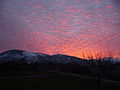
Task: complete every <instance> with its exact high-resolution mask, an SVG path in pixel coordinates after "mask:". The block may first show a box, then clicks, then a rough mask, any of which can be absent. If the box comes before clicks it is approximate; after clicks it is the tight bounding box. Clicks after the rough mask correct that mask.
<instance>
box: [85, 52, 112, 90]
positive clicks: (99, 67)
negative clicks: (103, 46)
mask: <svg viewBox="0 0 120 90" xmlns="http://www.w3.org/2000/svg"><path fill="white" fill-rule="evenodd" d="M83 58H85V59H87V60H86V61H87V63H88V65H89V68H90V72H91V74H90V76H91V79H95V81H96V84H97V90H101V78H102V77H101V76H102V74H103V72H102V71H103V69H104V68H105V67H106V66H107V65H109V64H110V63H111V60H112V58H113V54H109V57H104V56H103V55H102V52H99V53H97V54H95V55H93V54H90V53H89V54H87V57H85V55H84V53H83Z"/></svg>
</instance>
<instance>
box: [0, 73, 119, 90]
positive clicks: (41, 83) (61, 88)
mask: <svg viewBox="0 0 120 90" xmlns="http://www.w3.org/2000/svg"><path fill="white" fill-rule="evenodd" d="M43 74H47V75H48V76H47V77H39V78H22V79H20V78H15V79H1V80H0V90H97V85H96V84H95V82H94V81H91V80H84V79H80V78H78V77H73V76H68V75H58V76H57V74H56V73H50V72H40V73H39V75H43ZM49 75H52V76H49ZM101 90H120V87H117V86H111V85H107V84H106V85H105V84H104V85H101Z"/></svg>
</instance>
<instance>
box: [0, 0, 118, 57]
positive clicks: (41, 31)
mask: <svg viewBox="0 0 120 90" xmlns="http://www.w3.org/2000/svg"><path fill="white" fill-rule="evenodd" d="M10 49H21V50H26V51H31V52H39V53H46V54H56V53H57V52H58V53H60V54H67V55H72V56H77V57H82V55H81V54H82V52H84V51H85V52H91V53H97V52H100V51H102V52H105V51H114V52H115V53H118V52H119V51H120V0H0V52H2V51H6V50H10Z"/></svg>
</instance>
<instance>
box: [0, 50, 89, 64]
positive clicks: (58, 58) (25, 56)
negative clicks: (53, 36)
mask: <svg viewBox="0 0 120 90" xmlns="http://www.w3.org/2000/svg"><path fill="white" fill-rule="evenodd" d="M20 60H25V61H26V62H28V63H34V62H50V61H51V62H55V63H70V62H74V63H81V64H87V63H86V60H85V59H81V58H78V57H74V56H69V55H63V54H55V55H48V54H43V53H35V52H27V51H24V50H17V49H14V50H8V51H5V52H2V53H0V62H5V61H20Z"/></svg>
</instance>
